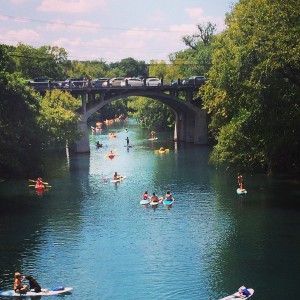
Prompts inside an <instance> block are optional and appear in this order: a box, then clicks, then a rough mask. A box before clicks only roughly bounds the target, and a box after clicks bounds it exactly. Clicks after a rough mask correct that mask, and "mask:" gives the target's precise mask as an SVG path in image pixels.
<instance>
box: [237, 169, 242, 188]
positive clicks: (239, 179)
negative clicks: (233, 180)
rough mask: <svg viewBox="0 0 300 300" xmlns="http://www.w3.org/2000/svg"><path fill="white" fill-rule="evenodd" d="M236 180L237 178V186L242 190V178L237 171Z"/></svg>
mask: <svg viewBox="0 0 300 300" xmlns="http://www.w3.org/2000/svg"><path fill="white" fill-rule="evenodd" d="M237 180H238V185H239V188H240V189H241V190H242V189H243V188H244V179H243V176H242V174H240V173H238V177H237Z"/></svg>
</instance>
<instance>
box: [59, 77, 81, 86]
mask: <svg viewBox="0 0 300 300" xmlns="http://www.w3.org/2000/svg"><path fill="white" fill-rule="evenodd" d="M82 86H83V78H75V77H71V78H68V79H66V80H65V83H64V85H63V87H65V88H74V87H82Z"/></svg>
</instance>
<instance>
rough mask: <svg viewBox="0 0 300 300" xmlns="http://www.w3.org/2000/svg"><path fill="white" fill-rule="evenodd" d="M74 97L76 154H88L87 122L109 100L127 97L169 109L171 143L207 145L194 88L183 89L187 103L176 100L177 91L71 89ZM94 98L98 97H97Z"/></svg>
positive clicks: (204, 115)
mask: <svg viewBox="0 0 300 300" xmlns="http://www.w3.org/2000/svg"><path fill="white" fill-rule="evenodd" d="M70 92H71V93H72V94H73V96H75V97H77V98H79V97H80V98H81V100H82V107H81V109H80V111H79V114H80V119H81V121H80V123H78V130H79V131H81V132H82V133H83V137H82V139H81V140H80V141H78V142H76V143H75V144H74V145H72V150H73V151H75V152H89V151H90V145H89V136H88V135H89V130H88V127H87V121H88V119H89V117H91V116H92V115H93V114H94V113H95V112H97V111H98V110H100V109H101V108H102V107H104V106H105V105H107V104H109V103H111V102H112V101H115V100H119V99H122V98H126V97H130V96H140V97H147V98H151V99H154V100H157V101H159V102H161V103H163V104H165V105H167V106H168V107H170V108H171V110H172V111H173V112H174V114H175V128H174V141H182V142H190V143H194V144H200V145H203V144H207V138H208V130H207V112H206V110H203V109H201V108H199V107H197V106H196V105H194V104H193V102H196V101H194V100H193V99H192V98H193V94H194V88H190V89H186V90H185V91H184V92H185V97H186V101H183V100H181V99H179V98H178V97H177V96H178V88H177V87H175V88H173V87H169V88H163V87H155V88H153V87H152V88H149V87H147V88H145V87H144V88H142V89H141V88H132V87H127V88H125V89H124V88H105V89H103V88H102V89H100V90H99V89H98V90H93V89H87V90H82V89H81V90H72V91H70ZM96 96H97V97H96Z"/></svg>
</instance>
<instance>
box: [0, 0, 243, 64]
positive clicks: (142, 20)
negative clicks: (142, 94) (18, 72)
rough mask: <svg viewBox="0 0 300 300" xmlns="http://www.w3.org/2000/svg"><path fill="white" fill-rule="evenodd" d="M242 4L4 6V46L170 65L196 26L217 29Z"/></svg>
mask: <svg viewBox="0 0 300 300" xmlns="http://www.w3.org/2000/svg"><path fill="white" fill-rule="evenodd" d="M237 1H238V0H0V4H1V6H0V7H1V8H0V44H7V45H17V44H18V43H20V42H21V43H24V44H26V45H30V46H33V47H35V48H38V47H40V46H43V45H51V46H58V47H62V48H64V49H65V50H66V51H67V53H68V58H69V59H71V60H102V61H105V62H107V63H110V62H118V61H121V60H122V59H124V58H128V57H132V58H134V59H135V60H138V61H145V62H146V63H150V61H151V60H158V61H168V56H169V54H171V53H174V52H177V51H180V50H184V49H186V46H185V44H184V43H183V41H182V37H183V36H185V35H192V34H195V33H197V32H198V30H197V24H201V25H205V24H207V23H208V22H211V23H213V24H216V26H217V32H220V31H222V30H224V29H225V25H224V18H225V14H226V12H230V11H231V8H232V6H233V5H234V4H235V3H236V2H237Z"/></svg>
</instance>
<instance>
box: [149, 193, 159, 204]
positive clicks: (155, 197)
mask: <svg viewBox="0 0 300 300" xmlns="http://www.w3.org/2000/svg"><path fill="white" fill-rule="evenodd" d="M150 202H159V199H158V197H157V196H156V195H155V193H152V196H151V197H150Z"/></svg>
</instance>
